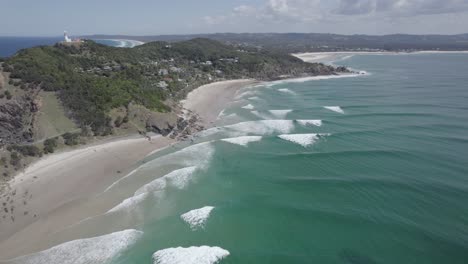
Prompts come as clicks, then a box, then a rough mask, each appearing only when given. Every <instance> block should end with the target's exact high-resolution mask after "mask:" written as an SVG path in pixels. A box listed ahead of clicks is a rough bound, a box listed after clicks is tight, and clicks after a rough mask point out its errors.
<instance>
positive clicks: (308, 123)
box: [296, 120, 322, 127]
mask: <svg viewBox="0 0 468 264" xmlns="http://www.w3.org/2000/svg"><path fill="white" fill-rule="evenodd" d="M296 121H297V122H298V123H299V124H301V125H303V126H318V127H319V126H322V120H296Z"/></svg>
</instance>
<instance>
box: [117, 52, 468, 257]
mask: <svg viewBox="0 0 468 264" xmlns="http://www.w3.org/2000/svg"><path fill="white" fill-rule="evenodd" d="M467 62H468V56H467V55H401V56H355V57H353V58H350V59H347V60H344V61H341V62H337V64H345V65H347V66H351V67H353V68H355V69H360V70H366V71H368V72H369V73H370V75H367V76H363V77H356V78H343V79H329V80H315V81H308V82H303V83H280V84H277V85H274V86H272V87H257V88H254V89H249V90H245V91H251V92H252V93H247V94H244V96H243V98H244V100H241V101H240V102H238V103H237V104H235V105H234V106H232V107H230V108H228V109H226V111H225V112H224V117H225V120H221V121H220V123H223V122H224V124H229V123H237V122H239V121H246V120H261V119H284V120H295V119H307V120H308V119H314V120H315V119H318V120H322V126H320V127H318V126H303V125H300V124H298V123H297V122H293V128H288V129H289V131H286V130H288V129H285V127H287V126H288V122H277V124H275V125H274V126H273V127H274V129H264V128H262V129H261V128H259V127H258V126H255V125H252V124H251V125H250V126H247V128H242V129H227V130H226V129H221V130H219V131H217V133H215V134H214V135H210V136H208V137H205V138H204V137H201V138H198V139H197V140H198V141H206V140H208V139H219V138H225V137H232V136H240V135H244V134H248V135H261V136H262V139H261V140H260V141H256V142H251V143H249V144H248V145H247V147H245V146H241V145H235V144H231V143H228V142H222V141H215V142H212V143H207V144H208V145H209V146H210V148H212V150H213V154H212V156H211V158H209V157H206V159H207V160H208V161H207V162H206V163H207V164H206V168H205V169H204V170H200V171H198V172H196V173H195V174H194V175H192V178H191V179H192V180H191V182H190V184H189V186H187V187H185V188H184V189H182V190H174V189H171V188H168V189H167V190H166V191H165V192H166V194H165V195H166V196H165V197H164V198H162V199H160V200H158V201H159V202H157V203H155V204H152V205H151V206H148V205H145V206H144V207H143V208H144V210H143V211H144V214H145V216H144V217H143V219H144V221H142V223H141V228H140V230H142V231H143V232H144V235H143V238H142V239H141V240H140V241H138V242H137V244H136V245H135V246H133V247H132V248H131V249H130V250H129V251H128V252H127V253H126V254H125V255H124V256H123V257H121V259H120V260H118V261H116V262H115V263H151V255H152V254H153V253H154V252H156V251H158V250H161V249H165V248H172V247H190V246H201V245H208V246H218V247H221V248H223V249H226V250H227V251H229V252H230V255H229V256H228V257H226V258H225V259H224V260H222V261H221V263H353V264H354V263H363V264H364V263H365V264H367V263H452V264H454V263H466V262H467V261H468V207H467V204H468V192H467V190H468V167H467V165H468V134H467V131H468V105H467V102H468V101H467V100H468V86H467V85H468V75H467V72H468V64H467ZM281 89H289V91H291V92H287V91H286V90H281ZM281 91H282V92H281ZM252 97H258V98H260V99H258V98H252ZM245 98H251V99H245ZM247 104H251V105H252V106H253V107H254V109H243V108H241V107H243V106H245V105H247ZM323 106H340V107H341V109H342V110H343V111H344V114H342V113H337V112H334V111H330V110H328V109H325V108H323ZM271 109H290V110H292V112H290V113H288V114H287V115H286V116H285V117H284V118H278V117H275V116H274V115H272V114H271V113H269V112H268V110H271ZM251 111H258V112H259V113H258V114H257V115H255V114H252V113H251ZM232 114H236V116H234V115H232ZM258 116H262V117H263V118H259V117H258ZM230 119H231V120H230ZM233 119H234V120H233ZM282 129H285V130H282ZM239 130H241V131H243V132H245V133H243V132H239ZM278 130H280V131H278ZM293 133H295V134H297V133H301V134H305V133H330V134H331V135H329V136H322V137H320V138H319V139H317V140H316V141H315V143H314V144H312V145H310V146H307V147H303V146H302V145H299V144H295V143H293V142H290V141H286V140H282V139H280V138H278V137H277V135H278V134H293ZM207 144H205V145H202V147H203V148H206V145H207ZM192 148H197V146H195V147H192ZM192 154H193V155H197V156H198V157H197V159H202V160H204V157H200V156H206V154H207V151H206V149H199V150H198V151H197V150H195V151H193V153H192ZM160 155H161V154H160ZM208 156H209V155H208ZM188 157H189V158H187V159H190V156H188ZM175 159H177V158H175ZM179 161H180V160H179ZM189 165H193V164H189ZM204 206H213V207H215V208H214V209H213V211H212V212H211V214H210V217H209V218H208V219H207V221H206V223H205V225H204V228H199V229H198V230H195V231H193V230H191V229H190V227H189V226H188V224H187V223H186V222H184V221H182V219H181V218H180V215H181V214H183V213H185V212H187V211H190V210H192V209H196V208H201V207H204ZM117 221H118V220H117Z"/></svg>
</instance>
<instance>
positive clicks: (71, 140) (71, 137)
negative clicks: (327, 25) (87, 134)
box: [62, 132, 80, 146]
mask: <svg viewBox="0 0 468 264" xmlns="http://www.w3.org/2000/svg"><path fill="white" fill-rule="evenodd" d="M62 138H63V140H64V143H65V145H67V146H75V145H78V144H79V143H80V142H79V138H80V133H70V132H67V133H65V134H63V135H62Z"/></svg>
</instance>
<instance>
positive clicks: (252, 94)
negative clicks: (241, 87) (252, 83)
mask: <svg viewBox="0 0 468 264" xmlns="http://www.w3.org/2000/svg"><path fill="white" fill-rule="evenodd" d="M256 94H257V93H256V92H254V91H247V92H243V93H241V94H240V95H238V96H236V97H235V99H236V100H239V99H242V98H244V97H247V96H254V95H256Z"/></svg>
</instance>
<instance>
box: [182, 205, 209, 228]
mask: <svg viewBox="0 0 468 264" xmlns="http://www.w3.org/2000/svg"><path fill="white" fill-rule="evenodd" d="M213 209H214V207H213V206H205V207H203V208H200V209H194V210H191V211H188V212H187V213H185V214H182V215H181V216H180V218H182V220H184V221H185V222H187V224H189V226H190V228H191V229H192V230H197V229H198V228H204V227H205V223H206V221H207V220H208V217H210V214H211V211H213Z"/></svg>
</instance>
